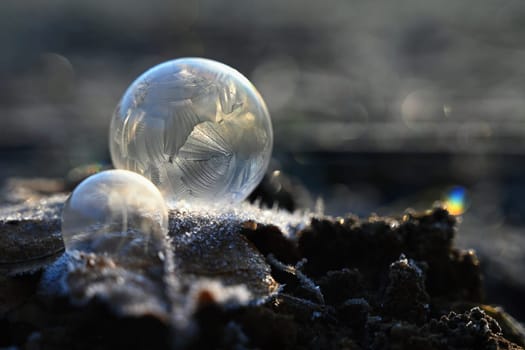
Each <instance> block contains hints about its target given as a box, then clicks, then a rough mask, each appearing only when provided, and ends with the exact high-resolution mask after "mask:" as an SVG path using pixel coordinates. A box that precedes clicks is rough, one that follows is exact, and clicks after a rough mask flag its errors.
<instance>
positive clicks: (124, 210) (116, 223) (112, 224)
mask: <svg viewBox="0 0 525 350" xmlns="http://www.w3.org/2000/svg"><path fill="white" fill-rule="evenodd" d="M167 233H168V209H167V206H166V203H165V200H164V198H163V197H162V194H161V193H160V192H159V190H158V189H157V188H156V187H155V185H154V184H152V183H151V182H150V181H148V179H146V178H145V177H143V176H141V175H139V174H137V173H134V172H131V171H127V170H108V171H103V172H101V173H98V174H95V175H92V176H90V177H89V178H87V179H86V180H84V181H83V182H82V183H80V184H79V185H78V186H77V188H76V189H75V190H74V191H73V193H71V195H70V196H69V198H68V200H67V201H66V204H65V205H64V209H63V211H62V237H63V239H64V244H65V246H66V250H67V251H73V250H80V251H83V252H96V253H108V254H112V255H122V256H126V255H129V256H133V255H137V253H140V254H142V253H144V252H145V251H147V250H155V252H154V253H155V254H156V253H157V251H156V248H155V249H154V247H158V246H161V244H162V242H163V240H164V239H165V237H166V235H167Z"/></svg>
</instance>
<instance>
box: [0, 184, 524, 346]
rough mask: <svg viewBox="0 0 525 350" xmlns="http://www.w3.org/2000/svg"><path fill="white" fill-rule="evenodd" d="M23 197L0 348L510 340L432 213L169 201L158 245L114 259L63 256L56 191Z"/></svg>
mask: <svg viewBox="0 0 525 350" xmlns="http://www.w3.org/2000/svg"><path fill="white" fill-rule="evenodd" d="M22 192H23V191H22ZM24 193H25V195H23V196H22V195H19V196H18V197H17V196H16V195H14V194H13V195H12V196H11V197H9V198H11V199H12V200H11V204H9V205H6V206H4V207H2V208H1V209H0V248H1V251H2V255H1V257H0V269H1V271H2V277H0V347H14V348H23V347H32V346H34V347H39V348H53V349H56V348H64V349H65V348H68V349H69V348H80V349H83V348H86V349H88V348H89V349H91V348H111V349H113V348H116V347H119V348H121V347H130V348H181V349H197V348H222V349H230V348H236V349H256V348H257V349H277V348H279V349H281V348H284V349H286V348H288V349H296V348H304V349H309V348H320V349H344V348H346V349H521V348H522V347H521V346H523V344H524V332H523V330H522V329H521V327H520V325H519V323H517V322H516V321H514V320H513V319H512V317H510V316H509V315H508V314H507V313H505V312H504V311H503V310H501V309H497V308H494V307H490V306H487V305H485V304H483V290H482V277H481V274H480V262H479V260H478V258H477V257H476V254H475V253H474V252H473V251H470V250H460V249H457V248H455V247H454V245H453V239H454V236H455V234H456V230H457V222H456V219H455V218H454V217H452V216H450V215H448V213H447V212H446V211H445V210H443V209H441V208H435V209H432V210H429V211H427V212H421V213H415V212H406V213H401V214H400V215H399V216H398V217H377V216H371V217H369V218H364V219H360V218H357V217H353V216H347V217H344V218H332V217H324V216H320V215H311V214H305V213H300V214H299V213H295V214H291V213H288V212H285V211H280V210H263V209H260V208H258V207H257V206H253V205H250V204H243V205H242V206H240V207H237V208H223V207H207V208H203V207H199V208H195V207H191V206H189V205H183V204H182V203H181V204H180V205H179V207H178V208H176V209H174V210H172V211H171V212H170V232H169V237H168V238H167V239H166V241H165V242H161V243H160V244H159V245H158V246H157V247H156V250H155V251H154V252H152V251H151V250H149V251H148V252H147V253H144V252H137V253H136V254H130V255H128V256H125V257H123V256H121V255H118V254H115V255H107V254H106V255H97V254H96V253H91V254H86V253H79V252H68V253H64V251H63V249H62V245H61V240H60V227H59V215H60V210H61V205H62V203H63V201H64V199H65V196H64V195H60V194H59V195H51V196H50V195H48V194H42V193H29V194H28V193H27V192H24ZM17 198H18V199H19V200H17Z"/></svg>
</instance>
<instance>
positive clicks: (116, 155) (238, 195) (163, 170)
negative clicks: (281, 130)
mask: <svg viewBox="0 0 525 350" xmlns="http://www.w3.org/2000/svg"><path fill="white" fill-rule="evenodd" d="M272 144H273V134H272V125H271V120H270V116H269V114H268V110H267V108H266V105H265V103H264V101H263V99H262V97H261V96H260V95H259V93H258V92H257V90H256V89H255V87H254V86H253V85H252V84H251V83H250V82H249V81H248V79H246V78H245V77H244V76H243V75H242V74H240V73H239V72H238V71H236V70H235V69H233V68H231V67H229V66H226V65H224V64H222V63H219V62H216V61H212V60H208V59H202V58H181V59H176V60H173V61H168V62H165V63H162V64H159V65H157V66H155V67H153V68H151V69H150V70H148V71H146V72H145V73H144V74H142V75H141V76H140V77H138V78H137V80H135V81H134V82H133V83H132V84H131V86H130V87H129V88H128V89H127V91H126V92H125V94H124V96H123V97H122V99H121V101H120V103H119V105H118V106H117V108H116V110H115V112H114V114H113V119H112V122H111V130H110V150H111V158H112V160H113V164H114V165H115V167H116V168H119V169H127V170H132V171H135V172H137V173H139V174H142V175H144V176H146V177H147V178H149V179H150V180H151V181H152V182H153V183H155V184H156V185H157V186H158V187H159V188H160V190H161V191H162V192H163V193H164V195H165V196H166V199H167V200H168V202H169V203H173V202H174V201H178V200H180V199H184V200H186V201H189V202H196V201H198V202H213V203H216V202H223V201H224V202H230V203H235V202H240V201H242V200H243V199H245V198H246V197H247V196H248V195H249V194H250V192H251V191H252V190H253V189H254V188H255V187H256V186H257V185H258V183H259V182H260V181H261V179H262V177H263V175H264V173H265V171H266V168H267V166H268V162H269V159H270V155H271V150H272Z"/></svg>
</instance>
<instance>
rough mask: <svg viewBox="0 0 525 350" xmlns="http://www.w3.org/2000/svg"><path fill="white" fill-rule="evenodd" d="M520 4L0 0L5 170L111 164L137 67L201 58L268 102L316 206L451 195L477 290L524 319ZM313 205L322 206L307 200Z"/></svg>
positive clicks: (381, 206) (279, 159) (284, 163)
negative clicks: (114, 128)
mask: <svg viewBox="0 0 525 350" xmlns="http://www.w3.org/2000/svg"><path fill="white" fill-rule="evenodd" d="M524 38H525V2H523V1H521V0H513V1H484V2H482V3H480V2H479V1H473V0H469V1H467V0H466V1H461V2H457V1H454V0H446V1H445V0H442V1H435V2H428V1H419V0H404V1H396V2H392V1H357V0H355V1H353V0H329V1H304V0H300V1H299V0H291V1H286V2H283V1H281V0H265V1H258V2H255V1H246V0H236V1H212V0H203V1H196V0H195V1H160V0H150V1H139V0H132V1H124V0H113V1H107V0H104V1H102V0H81V1H70V0H47V1H45V2H44V1H37V0H25V1H5V0H4V1H2V2H0V40H1V42H2V53H1V54H0V79H1V81H2V84H1V85H0V121H1V124H0V125H1V127H0V181H2V182H3V181H5V180H6V179H7V178H9V177H12V176H22V177H35V176H49V177H54V176H64V175H65V174H67V172H68V171H69V170H70V169H72V168H74V167H76V166H79V165H83V164H87V163H93V162H98V163H103V164H104V163H107V164H109V153H108V144H107V137H108V136H107V132H108V125H109V120H110V118H111V114H112V112H113V109H114V108H115V106H116V104H117V102H118V100H119V99H120V97H121V95H122V94H123V92H124V90H125V89H126V88H127V86H128V85H129V84H130V83H131V82H132V81H133V79H135V78H136V77H137V76H138V75H139V74H141V73H142V72H143V71H145V70H146V69H148V68H149V67H151V66H153V65H155V64H158V63H160V62H162V61H165V60H168V59H172V58H177V57H181V56H203V57H208V58H212V59H215V60H219V61H222V62H224V63H226V64H228V65H231V66H233V67H235V68H237V69H238V70H239V71H240V72H242V73H243V74H244V75H246V76H247V77H248V78H249V79H251V80H252V82H253V83H254V84H255V85H256V86H257V88H258V89H259V90H260V92H261V94H262V95H263V97H264V98H265V100H266V102H267V104H268V107H269V109H270V112H271V115H272V118H273V124H274V131H275V145H274V162H273V163H272V165H271V167H272V169H271V170H281V171H282V173H283V174H288V175H289V176H291V177H292V178H295V179H297V180H298V181H300V182H301V183H302V184H303V185H304V186H305V188H307V189H308V191H309V192H310V193H311V196H310V198H311V201H305V203H304V205H305V206H308V207H313V206H314V203H315V199H316V198H322V199H323V205H324V212H325V213H327V214H330V215H343V214H345V213H347V212H353V213H356V214H358V215H361V216H366V215H368V214H370V213H371V212H376V213H379V214H391V213H394V214H399V213H401V212H402V211H403V210H404V209H405V208H406V207H413V208H415V209H426V208H429V207H430V206H432V204H433V203H434V201H436V200H442V201H444V202H445V203H446V204H447V205H448V207H449V209H450V210H451V211H452V212H453V213H455V214H463V216H462V224H461V227H460V230H459V235H458V238H457V241H458V244H459V245H460V246H462V247H473V248H475V249H476V250H477V251H478V254H479V255H480V256H481V258H482V262H483V265H482V267H483V269H484V270H485V272H486V273H487V274H489V275H490V276H491V277H490V278H488V279H487V283H486V284H487V294H488V301H489V302H494V303H499V304H503V305H506V306H507V307H508V308H510V311H511V313H512V314H513V315H515V316H517V317H518V318H520V319H521V320H525V301H521V299H522V295H523V294H522V293H523V291H524V290H525V279H523V278H522V276H523V275H524V267H525V232H524V230H525V200H524V197H525V142H524V140H525V98H524V97H525V64H524V63H525V41H524V40H523V39H524ZM318 203H319V202H318Z"/></svg>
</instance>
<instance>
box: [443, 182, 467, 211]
mask: <svg viewBox="0 0 525 350" xmlns="http://www.w3.org/2000/svg"><path fill="white" fill-rule="evenodd" d="M466 196H467V190H466V189H465V188H464V187H461V186H455V187H452V188H451V189H450V190H449V191H448V192H447V196H446V198H445V201H444V204H445V208H446V209H447V210H448V212H449V213H450V214H451V215H461V214H463V213H464V212H465V210H466V209H467V208H466V207H467V205H466V204H467V203H466Z"/></svg>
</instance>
